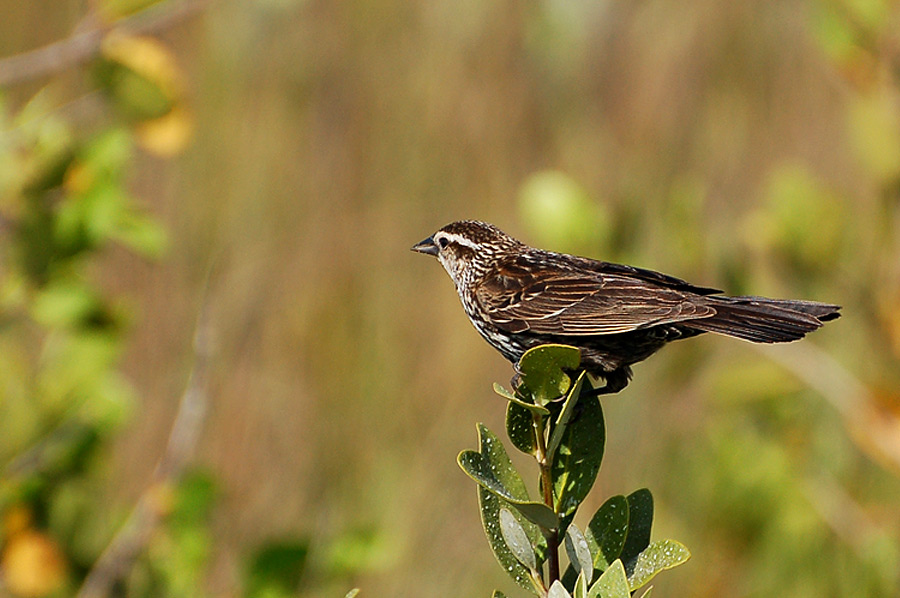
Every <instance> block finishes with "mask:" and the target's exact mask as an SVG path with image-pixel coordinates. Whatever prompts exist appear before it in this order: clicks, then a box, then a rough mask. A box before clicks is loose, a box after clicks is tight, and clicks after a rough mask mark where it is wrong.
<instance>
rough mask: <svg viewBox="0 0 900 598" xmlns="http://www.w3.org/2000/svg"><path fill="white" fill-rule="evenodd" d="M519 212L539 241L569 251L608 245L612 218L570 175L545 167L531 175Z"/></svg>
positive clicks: (542, 244)
mask: <svg viewBox="0 0 900 598" xmlns="http://www.w3.org/2000/svg"><path fill="white" fill-rule="evenodd" d="M519 212H520V214H521V215H522V221H523V222H524V223H525V225H526V226H528V228H529V230H530V232H531V233H532V236H533V237H534V238H535V239H537V241H538V244H539V245H541V246H544V247H552V248H554V249H556V250H558V251H565V252H569V253H580V252H584V251H586V250H587V249H589V248H595V247H597V246H598V245H599V246H600V247H601V248H605V247H606V246H607V244H608V240H609V237H610V236H611V229H612V218H611V217H610V215H609V214H608V213H607V210H606V208H605V206H604V204H602V203H600V202H596V201H592V200H591V198H590V197H589V196H588V194H587V192H586V191H585V190H584V188H583V187H582V186H581V185H579V184H578V183H577V182H575V180H574V179H572V177H570V176H569V175H567V174H565V173H563V172H560V171H557V170H545V171H541V172H538V173H535V174H533V175H531V176H530V177H529V178H528V179H526V180H525V182H524V183H523V184H522V187H521V189H520V191H519Z"/></svg>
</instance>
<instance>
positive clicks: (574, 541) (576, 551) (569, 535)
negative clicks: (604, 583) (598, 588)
mask: <svg viewBox="0 0 900 598" xmlns="http://www.w3.org/2000/svg"><path fill="white" fill-rule="evenodd" d="M566 554H567V555H568V556H569V562H570V563H572V567H574V568H575V571H576V572H578V573H579V576H580V577H582V576H583V577H584V579H585V581H586V582H587V583H588V584H590V583H591V580H592V579H593V577H594V560H593V559H592V558H591V550H590V548H589V547H588V543H587V540H586V539H585V537H584V534H582V533H581V530H580V529H578V526H576V525H570V526H569V527H568V528H567V529H566Z"/></svg>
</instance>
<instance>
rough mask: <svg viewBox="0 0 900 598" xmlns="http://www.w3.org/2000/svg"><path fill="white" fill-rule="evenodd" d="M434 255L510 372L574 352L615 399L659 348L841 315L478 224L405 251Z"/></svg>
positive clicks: (777, 337)
mask: <svg viewBox="0 0 900 598" xmlns="http://www.w3.org/2000/svg"><path fill="white" fill-rule="evenodd" d="M412 250H413V251H417V252H419V253H426V254H428V255H433V256H435V257H437V259H438V261H440V262H441V265H442V266H444V269H445V270H446V271H447V273H448V274H449V275H450V278H452V279H453V283H454V284H455V285H456V292H457V293H458V294H459V298H460V300H461V301H462V305H463V309H465V311H466V315H468V316H469V320H471V322H472V324H473V325H474V326H475V328H476V329H477V330H478V332H479V333H481V336H483V337H484V338H485V339H486V340H487V341H488V343H490V344H491V345H492V346H493V347H494V348H495V349H497V350H498V351H500V353H502V354H503V356H504V357H505V358H506V359H508V360H509V361H511V362H512V363H513V364H515V363H517V362H518V361H519V358H520V357H521V356H522V354H523V353H524V352H525V351H527V350H528V349H530V348H532V347H535V346H537V345H541V344H546V343H561V344H566V345H572V346H575V347H578V348H579V349H581V367H582V368H584V369H585V370H587V372H588V373H589V374H591V375H592V376H594V377H602V378H604V379H605V380H606V386H604V387H602V388H600V389H598V391H597V392H598V393H614V392H619V391H620V390H622V389H623V388H625V386H627V385H628V381H629V380H630V379H631V365H632V364H634V363H637V362H639V361H643V360H644V359H647V358H648V357H650V356H651V355H652V354H653V353H655V352H656V351H658V350H659V349H661V348H662V346H663V345H665V344H666V343H668V342H670V341H673V340H677V339H682V338H690V337H692V336H697V335H698V334H702V333H704V332H716V333H719V334H724V335H727V336H733V337H736V338H740V339H744V340H747V341H752V342H755V343H784V342H789V341H794V340H798V339H800V338H803V337H804V336H805V335H806V334H807V333H808V332H812V331H813V330H816V329H817V328H820V327H821V326H822V324H823V322H827V321H829V320H833V319H836V318H838V317H840V309H841V308H840V306H838V305H831V304H828V303H818V302H815V301H794V300H790V299H768V298H765V297H729V296H726V295H722V294H721V292H722V291H719V290H717V289H711V288H706V287H698V286H694V285H692V284H690V283H688V282H686V281H684V280H681V279H679V278H675V277H673V276H668V275H666V274H660V273H659V272H654V271H652V270H644V269H641V268H635V267H633V266H624V265H620V264H612V263H609V262H601V261H597V260H592V259H589V258H585V257H577V256H574V255H567V254H564V253H554V252H552V251H544V250H541V249H535V248H533V247H529V246H528V245H525V244H524V243H522V242H520V241H517V240H516V239H514V238H512V237H510V236H509V235H507V234H506V233H504V232H503V231H501V230H500V229H498V228H497V227H495V226H493V225H491V224H487V223H485V222H479V221H477V220H462V221H459V222H453V223H450V224H448V225H447V226H445V227H443V228H441V229H440V230H439V231H437V232H436V233H434V234H433V235H432V236H430V237H428V238H427V239H425V240H423V241H421V242H420V243H417V244H416V245H414V246H413V247H412Z"/></svg>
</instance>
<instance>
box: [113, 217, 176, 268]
mask: <svg viewBox="0 0 900 598" xmlns="http://www.w3.org/2000/svg"><path fill="white" fill-rule="evenodd" d="M111 236H112V238H113V239H114V240H116V241H119V242H120V243H122V244H123V245H125V246H126V247H129V248H131V249H132V250H134V251H135V252H137V253H139V254H140V255H143V256H144V257H148V258H154V259H156V258H160V257H162V255H163V254H165V252H166V249H167V248H168V245H169V238H168V235H167V233H166V229H165V227H164V226H163V225H162V224H161V223H160V222H159V221H157V220H156V219H155V218H153V217H152V216H149V215H147V214H141V213H139V212H138V211H136V209H134V208H132V209H131V210H129V211H127V212H125V213H124V214H122V215H121V217H120V218H119V221H118V222H117V227H116V229H115V230H114V231H113V232H112V235H111Z"/></svg>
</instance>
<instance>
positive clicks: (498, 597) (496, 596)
mask: <svg viewBox="0 0 900 598" xmlns="http://www.w3.org/2000/svg"><path fill="white" fill-rule="evenodd" d="M491 598H506V594H504V593H503V592H501V591H500V590H494V593H493V594H491Z"/></svg>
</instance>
